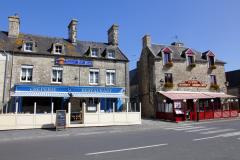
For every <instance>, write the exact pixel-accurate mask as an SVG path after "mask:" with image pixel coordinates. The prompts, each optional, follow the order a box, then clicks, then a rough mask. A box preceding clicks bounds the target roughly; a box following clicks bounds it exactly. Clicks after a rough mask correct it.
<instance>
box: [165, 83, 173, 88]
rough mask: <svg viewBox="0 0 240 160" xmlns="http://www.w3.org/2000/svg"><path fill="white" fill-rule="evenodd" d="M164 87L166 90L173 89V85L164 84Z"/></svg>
mask: <svg viewBox="0 0 240 160" xmlns="http://www.w3.org/2000/svg"><path fill="white" fill-rule="evenodd" d="M164 87H165V88H173V83H169V82H167V83H165V84H164Z"/></svg>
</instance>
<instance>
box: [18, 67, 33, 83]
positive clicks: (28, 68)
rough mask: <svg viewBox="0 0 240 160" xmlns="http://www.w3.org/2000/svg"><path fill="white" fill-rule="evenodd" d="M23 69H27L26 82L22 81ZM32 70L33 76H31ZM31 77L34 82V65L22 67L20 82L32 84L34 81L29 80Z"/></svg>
mask: <svg viewBox="0 0 240 160" xmlns="http://www.w3.org/2000/svg"><path fill="white" fill-rule="evenodd" d="M23 69H26V80H22V76H23ZM30 69H31V70H32V75H29V73H30V72H29V70H30ZM29 76H32V80H33V66H32V65H22V66H21V74H20V82H32V80H28V77H29Z"/></svg>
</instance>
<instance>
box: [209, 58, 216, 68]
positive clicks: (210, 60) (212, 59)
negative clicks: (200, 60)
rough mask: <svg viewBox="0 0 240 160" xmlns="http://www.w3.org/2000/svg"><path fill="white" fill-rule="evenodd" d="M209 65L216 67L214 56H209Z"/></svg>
mask: <svg viewBox="0 0 240 160" xmlns="http://www.w3.org/2000/svg"><path fill="white" fill-rule="evenodd" d="M208 63H209V66H214V65H215V62H214V56H209V57H208Z"/></svg>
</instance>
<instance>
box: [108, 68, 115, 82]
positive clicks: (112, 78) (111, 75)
mask: <svg viewBox="0 0 240 160" xmlns="http://www.w3.org/2000/svg"><path fill="white" fill-rule="evenodd" d="M115 83H116V71H115V70H107V71H106V84H107V85H115Z"/></svg>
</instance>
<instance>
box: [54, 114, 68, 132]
mask: <svg viewBox="0 0 240 160" xmlns="http://www.w3.org/2000/svg"><path fill="white" fill-rule="evenodd" d="M65 128H66V110H56V130H59V129H65Z"/></svg>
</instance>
